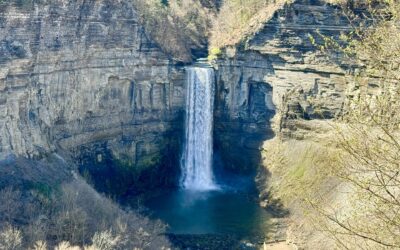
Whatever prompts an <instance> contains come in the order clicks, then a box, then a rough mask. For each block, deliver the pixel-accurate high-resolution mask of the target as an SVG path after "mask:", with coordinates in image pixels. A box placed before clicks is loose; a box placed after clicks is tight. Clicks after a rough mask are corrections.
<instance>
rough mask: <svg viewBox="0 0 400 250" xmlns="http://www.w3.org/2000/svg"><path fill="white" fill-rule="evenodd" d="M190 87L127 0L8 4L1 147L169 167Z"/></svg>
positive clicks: (0, 7)
mask: <svg viewBox="0 0 400 250" xmlns="http://www.w3.org/2000/svg"><path fill="white" fill-rule="evenodd" d="M6 2H8V1H6ZM12 2H14V1H12ZM184 95H185V74H184V70H183V69H182V68H180V67H177V66H175V65H174V64H173V63H172V62H171V61H170V60H169V59H168V58H167V57H166V56H165V55H164V54H163V53H162V52H160V50H159V49H158V48H157V47H156V46H155V45H154V44H152V43H151V42H150V40H149V39H148V38H147V37H146V35H145V33H144V31H143V28H142V27H141V26H140V25H139V23H138V14H137V13H136V12H135V10H134V9H133V7H132V5H131V3H130V1H128V0H126V1H125V0H122V1H107V0H98V1H83V0H78V1H61V0H60V1H50V3H43V4H40V5H38V4H35V5H28V6H26V5H17V4H10V3H2V4H0V157H5V156H6V155H9V154H17V155H20V156H25V157H30V158H32V157H41V156H43V155H45V154H46V153H48V152H52V151H58V150H62V151H68V152H73V153H74V156H75V157H76V158H77V159H78V160H79V162H80V163H81V164H87V163H88V162H89V163H91V164H92V165H93V166H96V169H97V170H98V167H99V166H104V163H105V162H107V164H109V163H110V162H111V163H118V164H120V165H121V167H123V168H128V169H130V168H131V169H135V170H138V169H146V168H150V167H152V166H157V167H158V168H161V169H163V168H164V169H168V168H169V166H171V165H178V159H174V157H169V154H170V153H171V152H175V151H180V137H181V134H182V125H183V110H184V106H185V98H184V97H185V96H184ZM100 172H101V171H100ZM138 172H140V171H138ZM127 178H129V177H127ZM110 185H111V184H110Z"/></svg>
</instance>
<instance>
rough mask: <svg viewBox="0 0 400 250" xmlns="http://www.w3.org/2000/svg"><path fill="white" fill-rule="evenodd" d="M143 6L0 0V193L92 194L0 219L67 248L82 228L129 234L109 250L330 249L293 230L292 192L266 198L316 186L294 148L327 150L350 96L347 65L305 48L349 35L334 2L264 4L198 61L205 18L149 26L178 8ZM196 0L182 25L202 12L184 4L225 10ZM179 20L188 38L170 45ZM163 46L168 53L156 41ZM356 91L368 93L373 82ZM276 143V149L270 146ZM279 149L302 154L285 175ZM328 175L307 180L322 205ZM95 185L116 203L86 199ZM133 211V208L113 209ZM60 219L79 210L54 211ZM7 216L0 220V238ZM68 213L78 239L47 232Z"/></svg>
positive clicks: (341, 58)
mask: <svg viewBox="0 0 400 250" xmlns="http://www.w3.org/2000/svg"><path fill="white" fill-rule="evenodd" d="M155 2H156V4H155V6H156V7H157V8H159V9H151V8H147V7H148V6H147V7H146V8H147V9H146V10H143V9H140V8H139V7H138V6H140V5H139V4H138V3H152V1H148V2H144V1H136V0H135V1H132V0H118V1H110V0H77V1H65V0H54V1H53V0H48V1H36V0H32V1H30V0H29V1H11V0H10V1H8V0H3V1H0V191H1V190H6V189H7V188H8V187H12V188H13V189H17V190H19V189H20V190H24V191H23V192H22V195H21V196H23V197H24V199H25V200H27V201H31V200H38V202H39V203H40V204H50V201H51V200H53V199H55V200H56V199H57V197H64V196H65V197H67V198H68V199H69V201H71V202H72V201H76V202H78V201H80V200H79V199H78V198H74V199H73V198H71V197H74V196H73V195H72V194H85V195H87V196H89V195H88V194H90V197H92V199H89V198H88V200H90V202H88V203H90V204H89V205H88V204H85V202H84V201H81V203H79V206H75V205H71V206H66V205H65V204H63V203H61V204H57V206H55V207H57V208H58V207H63V208H64V207H68V208H69V207H71V209H72V208H76V207H78V208H79V209H77V211H75V210H74V213H71V211H69V210H68V211H66V212H65V213H64V214H61V215H62V216H60V218H61V219H60V218H59V217H57V216H55V217H56V218H58V221H61V222H59V223H60V225H58V224H57V223H53V222H52V221H51V219H52V218H53V217H54V216H53V215H52V216H53V217H52V216H50V215H48V216H47V215H46V216H39V215H40V213H39V212H38V213H32V214H34V216H36V215H37V214H38V216H36V217H34V218H33V219H31V220H28V219H26V220H25V218H27V217H28V216H27V215H24V216H20V217H21V218H23V219H24V220H21V221H22V222H20V220H18V219H15V220H11V221H12V222H18V223H21V224H23V225H24V228H25V227H26V228H29V230H30V231H29V230H28V229H23V232H24V234H26V235H28V233H26V232H31V231H40V230H33V229H31V225H39V224H40V223H41V222H42V221H45V222H46V223H48V224H45V226H41V228H46V227H48V228H50V229H49V230H48V231H50V233H48V235H45V236H43V235H39V236H37V237H36V236H35V237H36V238H37V239H38V240H48V241H49V242H51V241H54V242H53V244H58V243H60V242H62V241H71V243H72V244H76V245H79V246H81V247H83V246H86V245H87V244H89V242H91V240H92V239H93V237H94V236H95V232H96V231H90V230H86V228H92V227H93V228H96V227H95V226H94V225H96V226H99V227H100V229H96V230H101V231H104V232H109V233H110V234H112V233H117V232H118V233H121V235H129V234H128V233H131V234H130V236H129V237H128V236H126V237H125V236H124V237H125V238H124V237H122V236H121V237H119V239H131V238H132V239H135V240H132V242H133V243H129V240H126V241H125V243H124V244H126V245H124V246H122V247H119V248H117V247H116V248H115V249H128V246H129V249H133V247H137V249H161V247H160V245H159V244H158V243H160V244H161V243H162V244H163V247H164V245H166V246H167V247H170V248H171V249H187V248H190V249H259V248H261V247H263V244H264V243H265V242H287V244H286V243H285V247H292V248H289V249H297V248H296V247H298V248H299V249H318V248H316V246H318V247H322V248H320V249H331V247H332V246H333V243H332V241H329V240H325V238H322V236H321V234H320V233H319V232H315V231H313V230H311V229H309V228H307V226H308V224H307V223H303V222H304V221H303V220H302V219H303V217H304V216H303V214H302V213H301V212H300V211H301V210H300V209H299V207H300V206H299V205H298V203H297V202H298V200H297V198H298V197H296V195H294V196H295V197H294V198H293V197H292V198H291V199H290V200H289V201H288V200H285V197H284V196H274V191H275V192H276V193H279V191H280V187H282V189H283V188H287V190H289V191H290V192H293V190H294V191H295V192H297V191H298V192H299V197H300V196H301V195H300V191H302V189H308V188H309V186H310V185H312V184H313V185H314V184H315V183H314V182H313V181H308V180H306V181H304V180H303V179H302V178H303V177H304V176H306V175H307V171H306V170H304V169H307V168H306V167H305V166H304V165H307V164H308V162H307V161H306V160H308V159H310V158H312V159H314V158H313V157H309V156H308V154H307V153H308V151H307V150H308V149H310V150H309V151H310V152H311V151H312V150H311V149H313V148H312V147H311V146H310V145H312V146H314V145H317V146H316V147H317V148H319V146H320V145H322V144H323V143H325V142H327V144H329V141H328V140H327V139H326V138H327V137H328V135H329V133H328V132H327V131H330V130H329V129H327V127H329V126H328V125H327V124H328V123H327V121H331V120H333V119H334V118H336V117H338V116H339V115H342V114H343V107H344V106H345V105H346V101H347V100H348V97H349V96H357V93H359V92H360V91H361V90H360V89H361V88H360V87H359V86H356V85H355V84H353V83H351V80H349V77H348V74H349V72H354V71H356V69H355V68H356V67H355V66H354V62H350V61H349V60H348V58H347V57H346V56H345V55H343V53H342V52H341V51H335V53H332V54H329V55H327V54H326V53H323V52H321V49H319V48H318V47H317V46H316V45H315V44H325V43H326V37H329V38H331V39H334V40H338V41H341V40H340V39H341V38H342V36H343V33H345V32H349V31H351V29H352V27H351V23H350V22H349V19H348V17H347V16H346V15H344V14H343V11H342V9H341V8H340V7H339V6H338V5H335V4H333V3H332V1H324V0H293V1H284V2H285V3H284V4H283V3H282V4H280V5H278V2H279V3H281V2H280V1H274V4H275V3H277V5H276V6H278V7H276V8H273V11H272V12H271V13H270V15H269V16H268V19H265V20H258V22H257V23H256V24H254V25H253V26H251V27H259V29H257V30H255V31H254V32H252V33H249V34H246V37H245V38H243V41H241V42H240V43H238V44H235V45H229V46H225V47H223V48H219V51H218V50H217V51H218V53H215V54H216V55H214V56H215V58H214V57H212V58H211V59H210V61H208V62H205V61H204V60H200V61H197V60H198V59H199V57H203V56H205V54H207V49H209V50H210V51H211V50H212V49H213V48H207V46H208V45H209V44H208V42H207V37H201V35H202V34H203V33H204V34H208V33H207V31H204V30H202V28H203V26H204V27H206V26H207V25H209V24H208V23H207V22H208V21H207V20H206V21H204V25H203V23H201V25H200V28H199V27H198V26H195V25H186V24H184V25H181V26H179V22H178V21H179V20H180V19H179V18H182V17H181V16H179V15H180V14H181V12H179V11H178V14H177V15H178V17H176V16H167V17H166V18H165V20H164V19H163V21H164V22H166V21H168V20H169V21H170V22H171V23H172V24H171V23H168V25H169V26H168V25H167V24H165V27H167V28H165V29H161V30H158V29H156V30H155V31H154V30H153V29H150V30H149V27H148V26H149V25H152V26H153V27H158V28H160V27H161V28H162V27H164V26H163V25H162V24H163V23H162V21H160V20H157V19H154V20H148V18H149V16H150V17H154V16H157V15H159V14H160V13H161V14H163V13H165V12H168V10H169V9H168V8H172V7H174V6H175V7H174V8H176V6H177V5H179V4H178V3H179V2H180V1H155ZM183 2H185V3H186V2H187V1H183ZM194 2H195V3H196V5H194ZM194 2H193V6H194V7H193V10H194V13H195V14H193V13H190V15H188V16H189V17H188V19H189V20H197V19H199V16H200V15H201V13H202V12H201V11H198V10H197V9H195V7H196V8H197V7H198V6H202V8H203V7H204V10H203V9H202V11H204V12H205V13H207V14H208V15H209V16H213V15H217V14H218V11H220V9H221V8H222V7H221V5H223V2H221V1H211V0H202V1H194ZM182 5H184V3H182ZM274 6H275V5H274ZM184 7H185V8H187V6H186V5H185V6H184ZM145 11H149V13H147V12H146V13H145ZM152 11H153V12H152ZM157 11H159V12H157ZM154 13H155V14H154ZM182 13H184V11H182ZM199 13H200V14H199ZM151 15H154V16H151ZM182 15H183V14H182ZM146 18H147V19H146ZM185 18H186V16H185ZM185 20H186V19H185ZM176 23H178V24H177V25H178V26H176V27H175V26H173V24H176ZM170 26H172V27H175V29H173V28H170ZM150 28H151V27H150ZM187 29H188V30H189V31H193V30H195V31H196V32H198V33H199V34H200V33H201V34H200V35H199V36H200V37H201V38H198V37H197V36H194V37H189V38H190V39H189V38H188V39H187V40H188V42H187V43H186V41H182V40H179V39H180V38H181V36H183V35H182V34H181V33H180V31H181V32H182V33H185V32H187ZM184 31H185V32H184ZM202 32H203V33H202ZM155 33H156V34H155ZM184 35H187V34H186V33H185V34H184ZM196 35H197V33H196ZM163 36H164V37H166V38H165V40H163ZM183 37H184V38H185V36H183ZM167 38H168V39H167ZM174 39H175V40H174ZM178 40H179V41H178ZM189 40H190V41H189ZM204 40H205V41H206V42H204ZM171 44H173V45H176V46H178V45H179V46H180V47H179V46H178V47H171V48H168V49H165V47H167V46H172V45H171ZM174 53H175V54H174ZM187 53H189V55H187ZM210 53H211V52H210ZM183 54H184V56H182V55H183ZM182 58H183V59H182ZM367 89H368V91H371V92H374V93H375V92H376V93H378V92H379V90H380V88H379V87H377V85H376V84H369V85H368V87H367ZM278 140H281V141H283V143H281V144H278V143H277V144H274V143H275V142H276V141H278ZM329 146H330V145H329ZM279 150H280V151H279ZM285 150H286V151H285ZM291 150H292V151H291ZM276 151H279V153H281V152H284V153H287V154H286V155H285V154H284V153H283V155H280V154H278V153H277V154H274V153H275V152H276ZM304 151H307V152H306V153H304ZM288 152H289V153H290V156H291V157H293V158H295V159H297V160H299V161H301V162H300V163H301V164H299V165H300V167H299V169H295V170H293V169H286V168H284V167H287V166H288V165H293V166H295V164H292V163H293V161H290V160H287V159H288V158H289V157H288V154H289V153H288ZM303 153H304V155H305V156H306V157H303ZM302 157H303V158H304V159H306V160H304V161H303V158H302ZM272 160H274V161H272ZM325 161H329V159H328V160H326V159H324V160H320V161H317V163H316V165H318V166H320V165H321V166H322V163H321V162H325ZM308 165H310V164H308ZM308 165H307V166H308ZM271 166H272V167H271ZM275 166H278V167H276V168H275V169H274V168H273V167H275ZM282 166H284V167H282ZM318 166H317V168H318ZM280 171H281V172H280ZM313 173H314V172H313ZM329 177H330V176H329ZM327 178H328V177H327ZM288 179H289V181H287V180H288ZM313 180H314V179H313ZM285 181H286V182H285ZM318 181H319V180H318ZM77 183H78V184H77ZM82 183H83V184H82ZM87 183H89V184H90V186H92V187H93V188H94V189H91V187H89V185H87ZM321 183H323V184H321ZM331 183H334V184H336V183H335V181H332V180H331V179H328V180H325V179H323V180H321V181H320V182H318V183H317V184H315V185H317V186H316V189H318V188H319V189H320V190H323V191H326V190H328V191H326V193H327V195H326V197H329V198H330V199H332V201H335V202H336V201H337V200H336V198H337V196H335V194H334V193H335V192H336V189H334V188H331V186H329V185H330V184H331ZM72 184H73V185H72ZM273 184H274V185H273ZM297 184H298V185H300V184H302V185H304V186H301V188H302V189H301V188H298V189H296V188H297V187H298V186H296V185H297ZM65 185H66V186H67V188H66V189H67V191H65V190H64V189H65ZM71 185H72V186H74V187H71ZM75 186H76V187H77V188H82V187H84V188H83V190H86V191H84V192H83V191H81V190H77V189H74V188H75ZM271 186H272V188H271ZM332 186H334V185H332ZM335 187H336V186H335ZM274 189H275V190H274ZM310 189H311V188H310ZM60 190H61V191H60ZM88 190H89V191H88ZM90 190H91V191H90ZM277 190H278V191H277ZM287 190H285V191H287ZM289 191H287V192H286V193H290V192H289ZM62 192H65V194H64V195H62ZM100 194H104V195H105V196H107V197H108V196H109V197H112V199H114V200H115V202H116V205H115V206H114V205H109V203H108V202H111V201H109V200H110V199H107V202H106V201H104V200H98V199H100V198H99V197H102V195H100ZM1 197H2V193H1V192H0V198H1ZM55 197H56V198H55ZM93 197H95V198H96V199H95V198H93ZM21 199H22V198H21ZM298 199H300V198H298ZM338 200H339V198H338ZM91 204H95V205H96V206H95V205H93V207H95V208H96V209H97V210H96V209H92V208H91V206H90V205H91ZM102 204H107V207H105V206H102ZM97 206H98V207H97ZM21 207H23V206H21ZM91 209H92V210H91ZM131 209H132V213H133V215H132V214H130V212H129V213H128V214H125V212H126V211H130V210H131ZM0 210H1V206H0ZM22 210H24V209H22ZM289 210H290V211H289ZM1 211H2V210H1ZM26 211H28V210H27V209H26ZM96 211H102V213H99V214H103V215H102V218H106V219H108V220H109V221H111V223H109V224H107V223H106V222H103V221H102V223H100V222H99V223H97V221H100V219H99V218H91V217H90V216H93V214H96V213H97V212H96ZM116 211H117V212H116ZM47 213H48V214H50V212H47ZM0 214H1V213H0ZM71 214H72V215H76V218H78V219H79V218H82V217H84V216H83V215H82V214H85V216H89V217H90V218H89V219H82V221H80V220H78V219H76V218H75V217H74V218H73V219H76V220H72V219H71V220H68V218H69V217H68V216H70V215H71ZM121 214H122V215H121ZM67 215H68V216H67ZM65 218H67V219H65ZM115 218H118V219H115ZM132 218H133V219H132ZM64 219H65V221H67V222H65V221H64ZM158 219H161V221H162V222H158ZM9 221H10V219H9V218H3V217H1V216H0V231H1V229H2V225H3V224H4V225H8V224H9ZM32 221H33V222H34V223H33V222H32ZM69 221H73V222H75V221H79V223H81V224H79V223H77V224H79V225H72V226H70V227H69V228H73V226H76V227H77V228H78V227H80V226H82V225H85V226H84V227H83V226H82V228H85V230H86V231H85V230H83V232H81V234H79V235H84V236H82V238H79V237H78V236H76V235H78V234H73V235H74V237H75V238H73V237H70V236H68V235H66V234H63V233H59V235H52V234H51V233H52V232H53V231H54V232H58V231H61V232H62V231H63V229H64V228H67V226H66V225H70V224H68V223H69ZM124 221H125V222H126V223H127V224H126V225H125V224H123V222H124ZM138 221H139V222H138ZM293 221H294V222H293ZM3 222H4V223H3ZM6 222H7V223H6ZM89 222H90V223H89ZM35 223H36V224H35ZM85 223H86V224H85ZM165 224H168V225H169V227H166V226H165ZM40 225H41V224H40ZM54 225H58V227H57V229H58V231H57V230H55V229H53V227H55V226H54ZM136 225H138V226H136ZM304 225H306V226H304ZM60 228H61V229H60ZM129 230H132V232H134V233H132V232H131V231H129ZM46 232H47V231H46ZM85 233H86V234H85ZM31 234H32V235H33V233H31ZM43 234H45V233H43ZM54 234H55V233H54ZM29 235H30V234H29ZM132 235H134V236H132ZM154 235H155V236H154ZM153 236H154V239H153ZM29 237H30V238H29V240H30V239H31V238H32V239H33V238H34V237H33V236H29ZM115 237H116V238H117V236H115ZM135 237H136V238H135ZM36 238H35V239H36ZM142 238H145V239H146V240H149V241H150V240H153V242H152V243H151V244H150V243H149V244H147V243H148V242H147V241H146V240H143V243H142V241H141V240H142ZM321 239H322V240H321ZM27 241H28V240H27ZM320 241H323V244H321V245H319V242H320ZM126 242H128V243H126ZM138 242H139V243H140V244H139V243H138ZM154 242H156V243H157V244H155V243H154ZM49 244H50V243H49ZM129 244H131V245H129ZM146 244H147V245H146ZM324 244H325V245H324ZM51 246H53V245H51ZM101 250H103V249H101Z"/></svg>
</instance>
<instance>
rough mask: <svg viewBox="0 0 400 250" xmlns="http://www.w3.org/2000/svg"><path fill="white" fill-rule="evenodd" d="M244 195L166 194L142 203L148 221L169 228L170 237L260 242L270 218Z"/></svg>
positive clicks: (224, 192)
mask: <svg viewBox="0 0 400 250" xmlns="http://www.w3.org/2000/svg"><path fill="white" fill-rule="evenodd" d="M255 198H256V197H254V196H252V195H250V193H247V192H245V191H243V192H240V191H235V190H232V189H227V190H219V191H203V192H200V191H190V190H182V189H176V190H166V191H164V192H162V193H160V194H159V195H157V196H155V197H152V198H150V199H148V200H147V201H145V206H146V207H147V208H148V209H149V210H150V211H151V214H152V217H154V218H157V219H161V220H162V221H163V222H165V223H166V224H168V225H169V228H168V231H167V232H168V233H171V234H190V235H200V234H215V235H230V236H235V237H239V238H243V239H247V238H249V239H250V238H255V237H256V238H263V237H264V236H265V232H267V231H268V221H269V218H270V215H269V214H268V212H267V211H265V210H264V209H263V208H261V207H259V206H258V204H257V202H256V199H255Z"/></svg>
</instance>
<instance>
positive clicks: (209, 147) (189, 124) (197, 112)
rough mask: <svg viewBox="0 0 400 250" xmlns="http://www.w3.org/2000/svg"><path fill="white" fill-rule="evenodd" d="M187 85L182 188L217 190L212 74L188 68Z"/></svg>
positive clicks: (210, 70) (200, 69)
mask: <svg viewBox="0 0 400 250" xmlns="http://www.w3.org/2000/svg"><path fill="white" fill-rule="evenodd" d="M187 81H188V82H187V84H188V87H187V95H186V98H187V100H186V136H185V144H184V151H183V155H182V163H181V169H182V176H181V186H182V187H183V188H184V189H189V190H213V189H217V185H216V184H215V182H214V176H213V170H212V157H213V156H212V155H213V110H214V105H213V104H214V70H213V69H212V68H205V67H204V68H202V67H190V68H188V69H187Z"/></svg>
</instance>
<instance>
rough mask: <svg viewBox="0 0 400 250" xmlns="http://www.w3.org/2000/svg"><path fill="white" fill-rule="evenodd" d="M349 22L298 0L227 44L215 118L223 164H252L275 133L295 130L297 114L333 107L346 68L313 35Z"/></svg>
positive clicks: (337, 106)
mask: <svg viewBox="0 0 400 250" xmlns="http://www.w3.org/2000/svg"><path fill="white" fill-rule="evenodd" d="M349 28H350V26H349V23H348V21H347V19H346V18H345V17H344V16H343V14H342V12H341V11H340V10H339V9H337V8H335V7H333V6H331V5H327V4H326V3H325V1H308V0H297V1H294V3H291V4H288V5H286V6H285V7H284V8H283V9H282V10H279V11H277V12H276V13H275V15H274V16H273V18H272V19H271V20H269V21H268V22H267V23H265V25H264V28H263V29H262V30H260V31H259V32H258V33H257V34H254V36H253V37H252V38H251V39H249V41H248V42H247V43H246V44H245V45H244V46H243V47H241V48H227V50H226V54H227V58H225V59H224V60H220V61H219V62H218V67H219V71H218V94H217V105H216V109H217V110H216V119H215V120H216V124H215V127H216V129H215V140H216V147H217V149H218V151H219V153H220V154H221V156H222V158H223V159H224V161H225V165H226V167H228V168H240V169H248V168H254V167H256V166H257V165H258V164H259V159H260V149H261V145H262V143H263V141H265V139H268V138H271V137H272V136H274V131H275V132H278V133H283V134H286V135H295V136H297V134H296V130H297V129H298V128H297V127H296V126H297V125H296V124H297V123H296V120H298V119H306V120H307V119H329V118H333V117H335V116H336V115H338V114H339V113H340V111H341V108H342V105H343V102H344V99H345V96H346V88H347V87H346V79H345V77H344V73H345V72H346V70H349V68H350V67H349V65H347V63H346V62H345V61H344V60H343V57H342V55H340V54H335V55H332V58H327V57H326V55H324V54H323V53H320V52H319V51H318V49H317V48H316V47H315V46H314V45H313V44H312V40H316V43H319V44H323V41H322V39H323V38H322V36H321V35H320V34H322V35H326V36H328V37H333V38H337V37H339V36H340V33H341V32H342V31H347V30H349ZM332 60H333V61H335V63H332ZM275 112H276V113H277V115H276V116H275V118H274V119H273V121H274V122H273V123H271V118H272V117H274V114H275ZM271 126H272V127H271Z"/></svg>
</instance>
